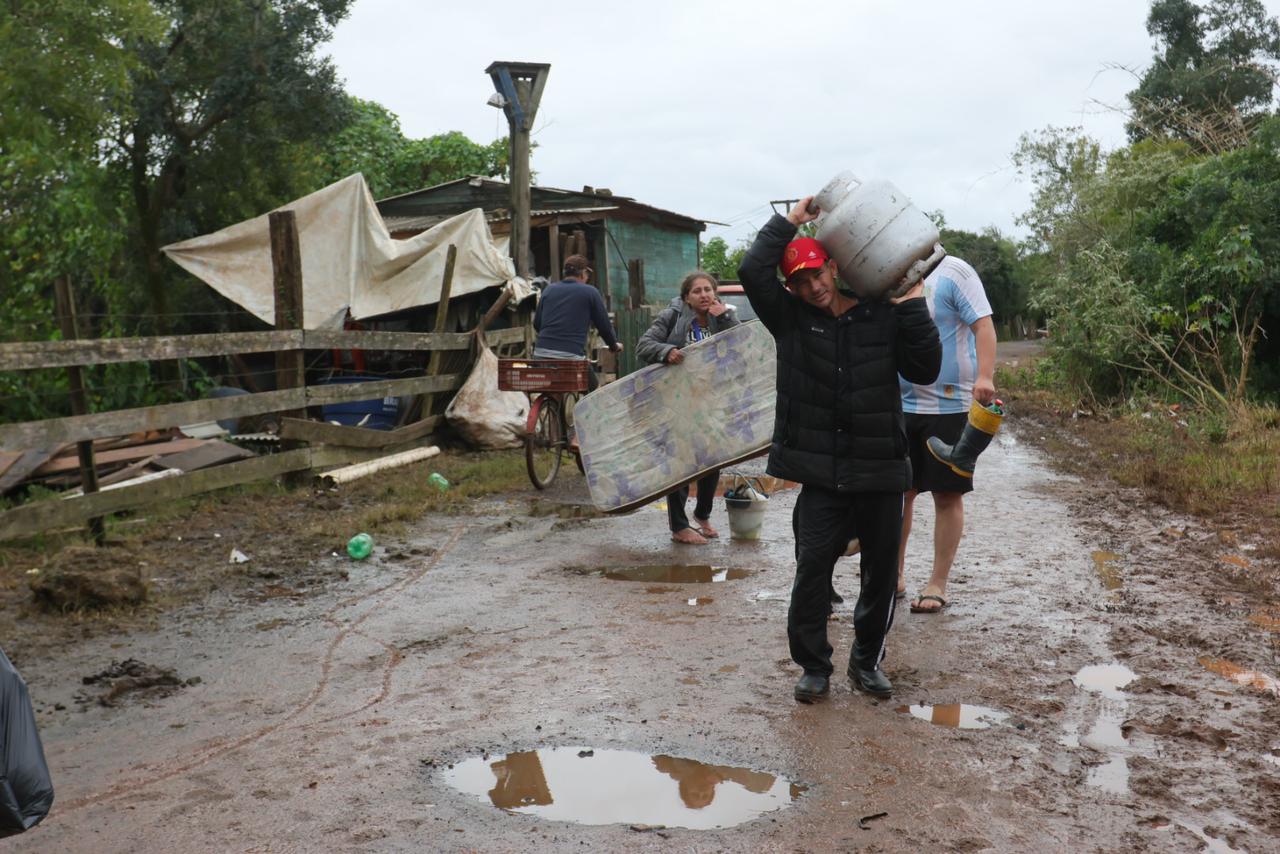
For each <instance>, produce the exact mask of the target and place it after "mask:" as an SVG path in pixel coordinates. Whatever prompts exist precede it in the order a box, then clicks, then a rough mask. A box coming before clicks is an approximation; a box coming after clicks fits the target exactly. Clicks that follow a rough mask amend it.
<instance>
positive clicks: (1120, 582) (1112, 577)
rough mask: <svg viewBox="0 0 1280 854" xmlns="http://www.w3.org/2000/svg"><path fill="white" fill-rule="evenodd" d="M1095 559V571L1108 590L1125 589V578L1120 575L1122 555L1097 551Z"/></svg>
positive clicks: (1093, 556)
mask: <svg viewBox="0 0 1280 854" xmlns="http://www.w3.org/2000/svg"><path fill="white" fill-rule="evenodd" d="M1091 557H1092V558H1093V571H1094V572H1096V573H1097V574H1098V580H1099V581H1101V582H1102V586H1103V587H1105V588H1106V589H1108V590H1119V589H1120V588H1121V587H1124V576H1123V575H1121V574H1120V555H1118V554H1116V553H1115V552H1103V551H1096V552H1094V553H1093V554H1092V555H1091Z"/></svg>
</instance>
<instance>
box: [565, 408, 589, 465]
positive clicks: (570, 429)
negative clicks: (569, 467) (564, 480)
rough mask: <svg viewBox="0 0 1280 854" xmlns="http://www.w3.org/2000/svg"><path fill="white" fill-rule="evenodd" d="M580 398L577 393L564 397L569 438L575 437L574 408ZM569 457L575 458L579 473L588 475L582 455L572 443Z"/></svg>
mask: <svg viewBox="0 0 1280 854" xmlns="http://www.w3.org/2000/svg"><path fill="white" fill-rule="evenodd" d="M580 397H581V395H580V394H575V393H573V392H570V393H569V394H566V395H565V396H564V398H563V400H564V423H565V425H566V429H567V432H568V436H569V437H573V435H574V427H573V408H574V406H576V405H577V403H578V399H579V398H580ZM569 456H571V457H573V461H574V462H575V463H576V464H577V466H578V471H580V472H582V473H583V474H586V473H587V469H586V467H585V466H583V465H582V454H581V453H580V452H579V451H578V450H577V448H575V447H573V445H572V443H570V447H569Z"/></svg>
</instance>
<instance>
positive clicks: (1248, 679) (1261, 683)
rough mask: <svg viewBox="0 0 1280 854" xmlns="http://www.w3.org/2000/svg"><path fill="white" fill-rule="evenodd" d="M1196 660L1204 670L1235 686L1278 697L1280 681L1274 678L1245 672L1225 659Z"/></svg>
mask: <svg viewBox="0 0 1280 854" xmlns="http://www.w3.org/2000/svg"><path fill="white" fill-rule="evenodd" d="M1196 660H1197V661H1199V662H1200V665H1201V666H1202V667H1203V668H1204V669H1206V670H1208V671H1210V672H1211V673H1216V674H1218V675H1219V676H1225V677H1226V678H1228V679H1230V680H1231V681H1232V682H1234V683H1236V684H1237V685H1242V686H1244V687H1245V688H1252V689H1253V690H1255V691H1263V692H1265V693H1268V694H1271V695H1272V696H1273V697H1280V681H1277V680H1276V678H1275V677H1274V676H1268V675H1267V674H1265V673H1260V672H1258V671H1257V670H1246V669H1245V668H1243V667H1241V666H1240V665H1238V664H1236V663H1234V662H1231V661H1227V660H1226V659H1225V658H1210V657H1208V656H1201V657H1200V658H1198V659H1196Z"/></svg>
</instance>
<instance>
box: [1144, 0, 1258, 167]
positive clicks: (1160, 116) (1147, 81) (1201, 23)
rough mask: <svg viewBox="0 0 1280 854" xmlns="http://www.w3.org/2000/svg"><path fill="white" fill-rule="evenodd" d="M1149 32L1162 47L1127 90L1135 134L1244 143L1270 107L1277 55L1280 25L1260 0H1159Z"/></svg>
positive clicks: (1204, 144)
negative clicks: (1199, 0)
mask: <svg viewBox="0 0 1280 854" xmlns="http://www.w3.org/2000/svg"><path fill="white" fill-rule="evenodd" d="M1147 32H1148V33H1150V34H1151V36H1152V37H1153V38H1154V39H1155V41H1156V49H1157V53H1156V55H1155V58H1154V60H1153V62H1152V63H1151V66H1150V67H1149V68H1148V69H1147V70H1146V72H1145V73H1144V74H1143V75H1142V78H1141V79H1140V81H1139V83H1138V87H1137V88H1136V89H1135V90H1134V91H1132V92H1130V93H1129V96H1128V98H1129V104H1130V107H1131V111H1132V112H1131V117H1130V120H1129V122H1128V125H1127V128H1128V132H1129V138H1130V140H1132V141H1134V142H1137V141H1139V140H1142V139H1146V138H1149V137H1167V138H1173V139H1182V140H1185V141H1187V142H1190V143H1192V144H1193V145H1195V146H1196V147H1197V148H1199V149H1200V150H1202V151H1206V152H1210V153H1212V152H1217V151H1222V150H1226V149H1228V148H1233V147H1235V146H1237V145H1242V144H1245V143H1246V142H1247V139H1248V134H1249V132H1250V131H1251V130H1252V129H1253V128H1255V127H1256V126H1257V124H1258V122H1259V121H1260V120H1261V119H1262V118H1263V117H1265V116H1266V115H1267V113H1268V112H1269V111H1270V109H1271V105H1272V101H1273V90H1274V88H1275V81H1276V62H1277V61H1278V60H1280V24H1277V22H1276V20H1275V19H1274V18H1271V17H1268V15H1267V13H1266V9H1265V8H1264V7H1263V5H1262V3H1261V2H1260V0H1210V2H1208V3H1206V4H1204V5H1199V4H1196V3H1193V2H1191V0H1154V2H1153V3H1152V4H1151V12H1150V15H1149V16H1148V17H1147Z"/></svg>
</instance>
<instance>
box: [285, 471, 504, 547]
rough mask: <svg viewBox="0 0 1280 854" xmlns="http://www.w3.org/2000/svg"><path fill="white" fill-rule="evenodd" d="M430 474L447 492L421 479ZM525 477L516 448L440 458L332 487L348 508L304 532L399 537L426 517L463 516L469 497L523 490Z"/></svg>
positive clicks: (316, 523) (471, 498)
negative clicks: (442, 480)
mask: <svg viewBox="0 0 1280 854" xmlns="http://www.w3.org/2000/svg"><path fill="white" fill-rule="evenodd" d="M432 472H439V473H440V474H442V475H444V477H445V479H447V480H448V481H449V487H448V489H446V490H444V491H443V492H442V491H440V490H438V489H437V488H436V487H435V486H433V485H432V484H431V483H430V482H429V481H428V480H427V478H428V477H429V476H430V475H431V473H432ZM528 477H529V476H528V473H527V472H526V471H525V465H524V451H522V450H519V451H490V452H486V453H450V454H442V455H440V456H438V457H433V458H432V459H429V460H424V461H423V462H420V463H414V464H413V465H410V466H405V467H404V468H402V469H395V470H394V471H392V472H390V473H388V472H380V473H378V474H374V475H370V476H369V477H368V478H365V479H362V480H358V481H354V482H352V483H350V484H344V485H343V486H340V487H338V493H339V494H344V495H345V496H346V497H347V501H346V503H347V505H348V506H347V507H344V508H343V510H341V511H339V512H338V513H337V514H331V515H327V516H326V517H325V518H324V519H317V520H315V521H314V522H313V523H312V524H311V525H309V526H308V529H307V533H308V534H310V535H313V536H323V535H332V533H333V532H334V531H335V530H337V531H350V532H351V533H352V534H354V533H357V532H359V531H364V532H366V533H371V534H372V533H384V534H388V533H389V534H399V533H403V532H404V531H405V530H406V528H407V523H409V522H411V521H414V520H416V519H419V518H421V517H422V516H423V515H425V514H427V513H448V514H456V513H462V512H465V511H466V510H467V509H468V508H469V507H470V506H471V501H472V500H473V499H476V498H482V497H485V496H488V495H494V494H497V493H502V492H509V491H511V490H514V489H519V488H521V487H523V486H527V485H528ZM352 505H354V506H352Z"/></svg>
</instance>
